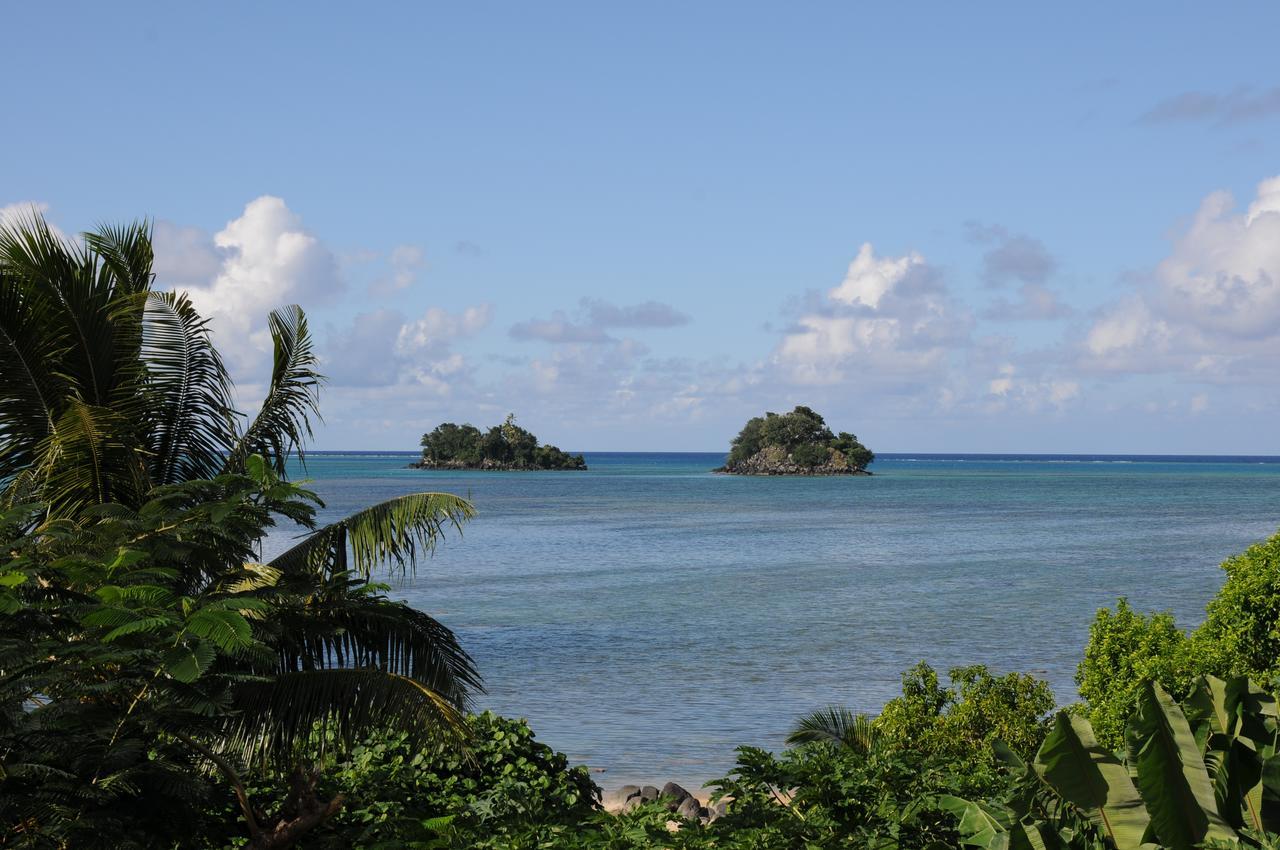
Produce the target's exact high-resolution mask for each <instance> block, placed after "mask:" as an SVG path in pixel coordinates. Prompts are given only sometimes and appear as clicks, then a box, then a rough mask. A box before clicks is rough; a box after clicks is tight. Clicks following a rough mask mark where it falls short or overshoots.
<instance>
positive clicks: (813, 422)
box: [724, 406, 875, 471]
mask: <svg viewBox="0 0 1280 850" xmlns="http://www.w3.org/2000/svg"><path fill="white" fill-rule="evenodd" d="M766 449H769V450H772V451H775V452H776V453H777V454H778V455H779V457H780V458H782V459H790V461H791V462H792V463H794V464H796V465H798V466H801V467H807V468H812V467H815V466H820V465H823V464H828V463H830V464H832V465H833V466H836V467H837V468H853V469H865V468H866V466H867V465H868V464H870V463H871V462H872V461H873V460H875V455H874V454H873V453H872V452H871V450H870V449H868V448H867V447H866V446H864V445H862V444H861V443H859V442H858V438H857V437H855V436H854V435H853V434H850V433H847V432H844V431H842V432H840V435H839V436H838V437H837V436H836V435H835V434H833V433H832V432H831V429H830V428H828V427H827V423H826V421H825V420H824V419H823V418H822V417H821V416H820V415H819V414H818V413H816V412H814V411H813V410H812V409H810V408H808V407H804V406H798V407H796V409H795V410H793V411H791V412H790V413H782V414H778V413H765V415H764V416H757V417H754V418H753V419H751V420H749V421H748V422H747V424H746V425H744V426H743V428H742V431H741V432H739V434H738V436H737V437H735V438H734V440H733V443H732V444H731V445H730V448H729V456H728V458H727V459H726V461H725V466H724V468H725V469H726V470H729V471H732V470H733V469H734V468H735V467H738V466H740V465H741V464H743V463H745V462H746V461H748V460H750V459H751V458H753V457H755V456H756V455H758V454H759V453H760V452H762V451H765V450H766Z"/></svg>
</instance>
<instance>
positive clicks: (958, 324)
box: [772, 243, 972, 385]
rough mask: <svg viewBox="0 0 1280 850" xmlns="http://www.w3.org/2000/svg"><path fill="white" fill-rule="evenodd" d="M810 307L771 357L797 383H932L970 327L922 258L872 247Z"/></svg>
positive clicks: (863, 250) (966, 337)
mask: <svg viewBox="0 0 1280 850" xmlns="http://www.w3.org/2000/svg"><path fill="white" fill-rule="evenodd" d="M808 307H809V309H807V310H806V311H805V312H803V313H802V314H801V315H800V316H798V317H797V318H796V320H795V322H794V323H793V324H792V326H791V327H790V328H788V330H787V331H786V332H785V333H784V335H783V338H782V340H781V342H780V343H779V344H778V347H777V348H776V350H775V351H774V355H773V358H772V362H773V364H774V365H775V366H777V367H778V368H780V369H781V371H782V373H783V375H784V376H785V377H786V378H787V379H789V380H791V381H794V382H796V383H799V384H808V385H822V384H838V383H841V382H843V381H845V380H847V379H849V377H850V376H851V375H852V374H855V373H856V375H857V377H858V381H859V382H866V383H871V382H875V381H879V380H884V379H891V380H897V381H901V380H904V379H924V378H925V376H926V375H934V376H935V377H936V376H937V375H938V374H939V373H941V372H943V371H945V369H946V366H947V358H948V355H949V353H950V352H952V351H954V350H957V349H959V348H963V347H964V346H965V345H967V344H968V342H969V334H970V329H971V327H972V317H971V316H970V315H969V313H968V311H967V310H965V309H964V308H963V307H962V306H960V305H959V304H957V303H956V302H955V301H954V300H953V299H952V298H951V297H950V295H949V294H948V292H947V290H946V287H945V286H944V285H943V284H942V282H941V279H940V277H939V275H938V274H937V272H936V271H935V270H934V269H932V268H931V267H930V266H929V265H928V263H926V262H925V260H924V258H923V257H922V256H920V255H919V254H916V253H908V254H905V255H903V256H901V257H877V256H876V254H875V250H874V248H873V247H872V245H871V244H870V243H866V244H864V245H863V246H862V247H861V249H860V250H859V251H858V254H857V256H856V257H855V258H854V260H853V262H851V263H850V264H849V269H848V271H847V273H846V274H845V277H844V280H843V281H841V283H840V284H839V285H838V286H836V287H835V288H834V289H832V290H830V291H829V292H827V293H826V297H825V298H822V299H818V300H816V301H811V303H810V304H809V305H808Z"/></svg>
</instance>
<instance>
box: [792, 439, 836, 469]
mask: <svg viewBox="0 0 1280 850" xmlns="http://www.w3.org/2000/svg"><path fill="white" fill-rule="evenodd" d="M791 459H792V460H794V461H795V462H796V463H798V464H800V465H801V466H810V467H812V466H821V465H822V464H824V463H826V462H827V461H828V460H830V459H831V450H830V449H828V448H827V447H826V446H819V445H814V444H813V443H806V444H805V445H802V446H797V447H796V448H795V449H794V450H793V451H792V452H791Z"/></svg>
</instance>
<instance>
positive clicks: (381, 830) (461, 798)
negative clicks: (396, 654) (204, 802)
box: [209, 712, 598, 850]
mask: <svg viewBox="0 0 1280 850" xmlns="http://www.w3.org/2000/svg"><path fill="white" fill-rule="evenodd" d="M467 726H468V735H467V741H468V748H467V751H466V752H460V751H458V750H456V749H441V748H432V747H427V748H424V747H422V746H421V744H420V743H419V742H417V741H415V740H414V737H413V736H412V735H410V734H409V733H407V732H405V731H403V730H400V731H387V732H382V733H380V734H377V735H373V736H370V737H368V738H366V739H365V740H362V741H361V742H359V743H358V744H357V745H356V746H354V747H352V748H335V747H334V746H333V745H334V744H335V743H337V742H336V741H334V740H333V737H332V735H329V736H328V738H327V739H326V738H325V737H324V736H323V735H321V734H319V733H318V734H317V735H316V736H315V737H314V738H313V740H312V746H313V747H314V749H315V750H316V751H317V753H319V752H325V753H328V754H329V755H327V756H326V761H325V770H324V778H323V780H322V783H323V784H322V789H321V790H322V792H323V795H324V796H327V797H334V796H336V795H338V794H342V795H344V799H345V802H344V805H343V807H342V809H341V810H340V811H338V812H337V813H336V814H335V815H334V816H333V817H332V818H330V819H329V820H327V821H325V822H324V824H323V825H321V826H319V827H318V828H317V829H316V830H315V831H314V832H312V833H311V834H310V835H308V836H307V839H306V846H308V847H315V848H335V850H336V848H349V847H411V846H415V845H418V846H420V845H427V846H432V845H438V846H448V845H453V846H470V845H471V844H472V843H474V842H475V841H479V840H480V839H482V838H488V839H490V840H494V841H496V840H499V839H502V838H503V837H508V838H509V837H511V836H517V835H519V834H520V833H521V832H522V831H525V830H529V829H537V830H547V829H550V828H552V827H555V826H560V827H564V826H569V825H574V824H578V823H580V822H582V821H584V820H589V819H590V818H591V817H592V816H593V815H594V814H595V813H596V812H597V810H598V807H597V793H598V789H597V788H596V787H595V785H594V784H593V783H592V782H591V778H590V776H589V775H588V773H587V770H586V768H584V767H570V766H569V764H568V760H567V759H566V758H565V757H564V756H563V755H562V754H560V753H557V752H555V751H553V750H552V749H551V748H550V747H548V746H546V745H545V744H542V743H540V742H538V741H537V740H535V738H534V735H533V730H532V729H530V728H529V725H528V724H527V723H525V722H524V721H520V720H509V719H506V718H502V717H498V716H496V715H494V714H491V713H489V712H485V713H483V714H477V715H472V716H470V717H468V718H467ZM334 752H337V753H338V755H333V754H332V753H334ZM282 778H284V777H277V781H279V780H280V779H282ZM224 805H225V809H226V814H227V818H226V820H228V821H229V820H231V818H232V817H233V815H234V809H235V804H234V801H232V800H227V802H226V803H225V804H224ZM236 843H238V839H236V838H235V837H234V836H232V835H227V836H225V837H224V838H223V839H222V840H221V841H219V840H216V839H213V838H212V837H211V840H210V843H209V846H210V847H219V846H234V845H235V844H236Z"/></svg>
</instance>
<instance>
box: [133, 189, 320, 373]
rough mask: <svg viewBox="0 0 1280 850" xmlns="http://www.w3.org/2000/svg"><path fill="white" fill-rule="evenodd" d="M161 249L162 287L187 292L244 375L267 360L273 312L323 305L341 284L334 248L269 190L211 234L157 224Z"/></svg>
mask: <svg viewBox="0 0 1280 850" xmlns="http://www.w3.org/2000/svg"><path fill="white" fill-rule="evenodd" d="M155 250H156V267H157V274H158V277H159V281H158V282H159V285H160V286H164V287H167V288H180V289H186V290H187V292H188V293H189V294H190V296H191V300H192V301H193V302H194V303H195V305H196V307H197V309H199V310H200V312H201V313H202V314H203V315H204V316H206V317H208V318H209V319H210V323H211V326H212V327H213V329H214V333H215V334H216V335H217V339H218V346H219V348H220V349H221V350H222V352H223V354H224V356H226V357H227V359H228V361H229V364H230V365H231V366H232V368H233V369H235V370H237V371H239V372H241V373H250V374H252V373H256V372H259V371H261V369H262V367H263V365H264V364H265V363H266V362H267V359H268V355H269V352H270V350H271V342H270V336H269V334H268V332H267V328H266V316H267V313H269V312H270V311H271V310H273V309H275V308H277V307H280V306H282V305H285V304H290V303H295V302H296V303H304V304H306V305H308V306H313V305H315V304H317V303H324V302H325V301H326V300H328V299H329V298H331V297H332V296H333V295H335V294H336V293H337V292H339V291H340V290H341V288H342V281H341V279H340V277H339V274H338V263H337V260H336V258H335V257H334V255H333V253H332V252H331V251H330V250H329V249H328V248H327V247H326V246H325V245H324V244H323V243H322V242H321V241H320V240H319V239H318V238H317V237H315V236H314V235H312V234H311V233H310V232H308V231H307V229H306V228H305V227H304V226H303V224H302V219H301V217H300V216H298V215H297V214H296V213H294V212H293V211H292V210H290V209H289V207H288V206H287V205H286V204H285V202H284V201H283V200H282V199H280V198H276V197H273V196H270V195H264V196H262V197H260V198H257V199H255V200H253V201H250V202H249V203H248V204H247V205H246V206H245V208H244V212H243V213H242V214H241V215H240V217H238V218H236V219H233V220H232V221H230V222H228V223H227V225H226V226H225V227H224V228H223V229H222V230H220V231H219V232H218V233H216V234H214V236H213V237H212V240H206V239H204V238H202V237H201V235H200V233H199V231H193V230H191V229H188V228H179V227H176V226H171V225H168V224H164V225H163V226H161V225H157V227H156V238H155ZM160 272H163V274H162V275H161V274H160ZM211 272H212V279H210V278H209V274H210V273H211Z"/></svg>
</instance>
